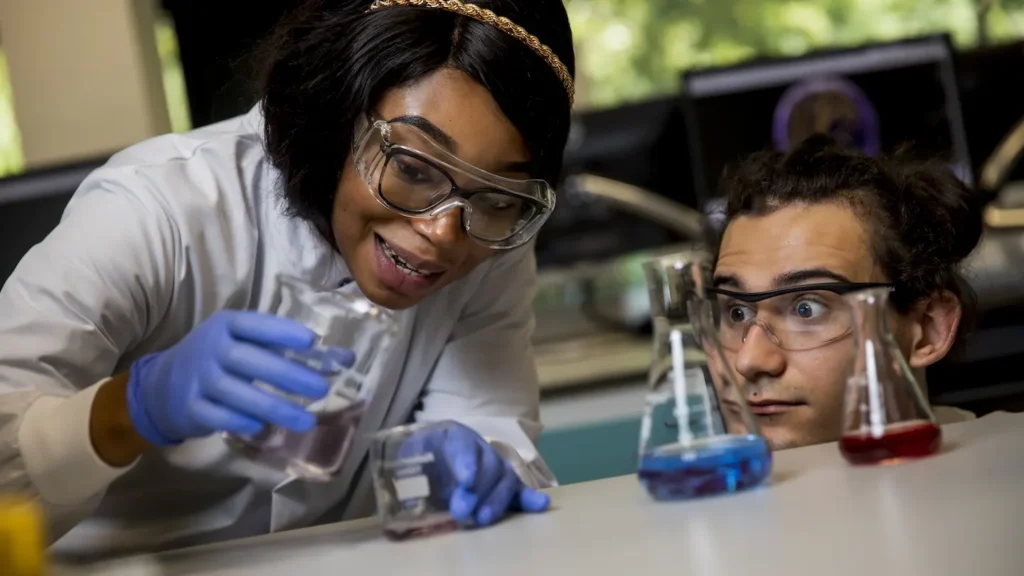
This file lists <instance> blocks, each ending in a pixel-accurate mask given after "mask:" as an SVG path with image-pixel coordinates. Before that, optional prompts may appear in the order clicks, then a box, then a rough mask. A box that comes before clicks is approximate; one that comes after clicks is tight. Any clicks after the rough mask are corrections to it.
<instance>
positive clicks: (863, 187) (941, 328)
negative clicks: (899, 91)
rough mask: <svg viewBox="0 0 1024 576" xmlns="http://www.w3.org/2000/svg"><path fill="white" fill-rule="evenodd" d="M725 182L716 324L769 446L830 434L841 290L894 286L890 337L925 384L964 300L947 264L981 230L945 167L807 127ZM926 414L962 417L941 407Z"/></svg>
mask: <svg viewBox="0 0 1024 576" xmlns="http://www.w3.org/2000/svg"><path fill="white" fill-rule="evenodd" d="M723 193H724V195H725V197H726V200H727V208H726V223H725V229H724V234H723V236H722V239H721V242H720V245H719V249H718V256H717V261H716V264H715V285H716V291H717V292H718V293H719V296H718V298H719V303H720V308H721V310H720V315H721V320H720V323H719V327H718V333H719V337H720V339H721V341H722V345H723V348H724V350H725V352H726V357H727V359H728V364H729V368H730V369H731V371H732V374H733V376H734V378H735V379H736V380H737V381H738V382H740V383H742V384H744V386H745V389H746V390H747V400H748V401H749V404H750V407H751V412H753V414H754V415H755V416H756V417H757V419H758V421H759V424H760V428H761V432H762V433H763V434H764V435H765V436H766V437H767V438H768V440H769V442H770V443H771V444H772V447H773V448H775V449H780V448H791V447H795V446H804V445H808V444H816V443H820V442H830V441H833V440H837V439H838V437H839V435H840V432H841V430H842V416H841V415H842V405H843V395H844V391H845V389H846V377H847V375H849V374H850V371H851V370H852V364H853V359H854V358H853V354H852V353H851V349H850V347H851V345H852V343H853V339H852V338H851V337H850V334H851V332H852V329H853V327H852V322H851V316H850V314H849V313H848V311H847V312H841V311H842V310H843V309H844V306H843V305H842V303H841V295H842V294H845V293H847V292H850V291H851V290H855V289H858V288H861V287H866V286H879V285H882V286H891V287H892V288H893V292H892V303H893V305H894V311H895V314H894V316H893V324H892V329H893V333H894V336H895V338H896V340H897V342H898V343H899V345H900V348H901V350H902V352H903V355H904V357H905V358H906V359H907V362H908V364H909V365H910V367H911V368H912V369H914V371H915V372H916V377H917V381H918V383H919V384H921V385H922V386H926V382H925V379H924V369H925V368H926V367H928V366H930V365H932V364H934V363H936V362H938V361H939V360H941V359H942V358H943V357H944V356H946V354H947V353H949V351H950V349H952V348H953V346H954V345H955V344H956V342H957V341H958V339H959V336H960V334H961V333H962V332H963V330H962V326H963V324H964V323H963V322H962V319H963V317H964V316H965V314H969V313H970V312H972V304H973V292H972V291H971V288H970V286H969V285H968V284H967V283H966V282H965V281H964V280H963V278H962V277H961V275H960V272H959V270H960V266H961V264H962V263H963V261H964V259H965V258H967V256H968V255H969V254H970V253H971V252H972V251H973V250H974V248H975V247H976V246H977V245H978V241H979V239H980V237H981V231H982V213H981V206H980V204H979V203H978V201H977V199H976V198H975V197H974V195H973V193H972V192H971V190H970V189H968V188H967V187H966V186H964V185H963V184H962V183H961V182H960V181H959V180H957V178H956V177H955V176H954V175H953V173H952V171H950V170H949V169H948V168H947V167H945V166H942V165H935V164H927V163H920V162H915V161H912V160H910V159H907V158H901V157H886V158H875V157H869V156H865V155H862V154H859V153H854V152H849V151H845V150H843V149H840V148H839V147H837V146H836V145H835V143H834V142H832V141H831V140H830V139H828V138H826V137H812V138H810V139H808V140H807V141H805V142H804V143H803V144H801V145H800V146H798V147H797V148H796V149H795V150H793V151H791V152H790V153H788V154H780V153H765V154H758V155H755V156H753V157H751V158H750V159H748V160H746V161H745V162H744V163H742V164H740V165H739V166H738V167H736V169H735V170H733V171H732V173H731V174H728V175H727V178H726V179H725V180H724V184H723ZM925 392H927V389H926V390H925ZM936 416H937V417H938V419H939V421H940V422H943V423H945V422H951V421H956V420H962V419H965V418H971V417H973V415H971V414H969V413H966V412H963V411H959V410H956V409H953V408H942V409H941V410H936Z"/></svg>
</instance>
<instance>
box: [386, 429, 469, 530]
mask: <svg viewBox="0 0 1024 576" xmlns="http://www.w3.org/2000/svg"><path fill="white" fill-rule="evenodd" d="M455 426H457V424H455V423H454V422H451V421H443V422H434V423H421V424H410V425H407V426H398V427H395V428H389V429H387V430H382V431H380V432H378V433H377V434H375V435H374V437H373V441H372V443H371V444H370V470H371V471H372V474H373V486H374V491H375V493H376V495H377V511H378V513H379V514H380V517H381V520H382V521H383V523H384V534H385V535H387V536H388V537H389V538H392V539H395V540H400V539H404V538H408V537H410V536H422V535H427V534H434V533H437V532H445V531H448V530H453V529H455V528H457V527H458V523H457V522H456V521H455V519H454V518H452V516H451V513H450V512H449V502H450V501H451V497H452V493H453V491H454V490H455V488H456V486H457V485H458V482H457V481H456V479H455V473H454V471H453V470H452V463H451V462H450V461H449V459H448V456H447V454H446V453H445V450H444V438H445V434H446V432H447V431H448V430H451V429H453V428H454V427H455ZM460 432H462V431H460ZM479 442H480V443H481V444H486V441H485V440H484V439H483V438H479Z"/></svg>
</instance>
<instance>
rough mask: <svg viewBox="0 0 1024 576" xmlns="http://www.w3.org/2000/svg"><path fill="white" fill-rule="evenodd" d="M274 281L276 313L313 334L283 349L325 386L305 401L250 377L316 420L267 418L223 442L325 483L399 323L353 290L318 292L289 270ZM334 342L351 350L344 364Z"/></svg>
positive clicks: (256, 458)
mask: <svg viewBox="0 0 1024 576" xmlns="http://www.w3.org/2000/svg"><path fill="white" fill-rule="evenodd" d="M279 288H280V294H279V295H280V301H279V305H278V307H277V309H276V314H277V315H278V316H283V317H286V318H290V319H292V320H295V321H297V322H300V323H301V324H303V325H305V326H306V327H307V328H309V329H310V330H312V331H313V332H315V333H316V334H317V335H318V336H319V338H318V342H317V345H316V347H314V348H313V349H311V350H305V351H296V350H282V351H281V353H282V355H284V356H285V357H286V358H288V359H290V360H292V361H295V362H300V363H302V364H305V365H307V366H308V367H310V368H312V369H314V370H316V371H318V372H321V373H323V374H325V375H326V376H327V377H328V386H329V388H328V393H327V396H326V397H324V398H323V399H321V400H318V401H316V402H310V401H309V400H308V399H306V398H302V397H299V396H295V395H292V394H287V393H285V392H282V391H280V390H278V389H276V388H274V387H271V386H269V385H267V384H263V383H260V382H257V383H256V384H257V385H258V386H260V387H261V388H263V389H264V390H266V391H268V392H270V393H272V394H276V395H279V396H284V397H286V398H288V399H289V400H291V401H292V402H295V403H298V404H300V405H303V406H305V407H306V409H307V410H309V411H310V412H312V413H313V414H314V415H315V416H316V427H315V428H313V429H312V430H310V431H309V432H293V431H291V430H288V429H285V428H282V427H280V426H275V425H270V424H268V425H266V426H265V427H264V428H263V430H262V431H260V432H259V433H257V434H255V435H253V436H242V435H238V434H227V435H226V436H227V439H228V443H229V445H231V446H233V447H234V448H236V449H237V450H239V451H240V452H242V453H243V454H245V455H246V456H247V457H249V458H250V459H252V460H254V461H256V462H259V463H261V464H264V465H267V466H269V467H272V468H275V469H279V470H284V471H286V472H288V473H289V474H291V475H293V476H297V477H299V478H303V479H307V480H313V481H318V482H326V481H328V480H330V478H331V476H332V475H333V474H335V473H336V472H337V471H338V469H340V468H341V465H342V463H343V462H344V460H345V456H346V455H347V454H348V450H349V447H350V446H351V443H352V438H353V436H354V435H355V431H356V429H357V428H358V426H359V423H360V421H361V420H362V416H363V413H364V412H365V410H366V405H367V403H368V402H369V400H370V398H371V397H372V395H373V391H374V389H375V387H376V383H377V379H378V377H379V376H378V372H379V370H380V369H381V368H382V366H383V364H384V363H385V362H384V359H385V358H386V356H387V352H388V351H389V349H390V347H391V345H392V342H393V340H394V336H395V333H396V332H397V325H396V323H395V320H394V316H393V314H392V313H391V312H390V311H389V310H386V309H384V308H381V307H379V306H377V305H375V304H373V303H372V302H370V301H369V300H367V299H366V298H365V297H363V296H361V295H359V294H357V293H352V292H350V291H345V290H332V291H320V290H316V289H315V288H314V287H312V286H310V285H309V284H307V283H305V282H303V281H301V280H298V279H296V278H292V277H289V276H281V277H279ZM337 348H343V349H348V350H351V351H352V352H353V353H354V354H355V362H354V363H353V365H352V366H351V367H350V368H346V367H344V366H343V365H342V364H341V363H339V362H338V361H337V360H335V358H334V357H333V355H332V350H334V349H337Z"/></svg>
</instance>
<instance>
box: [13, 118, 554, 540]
mask: <svg viewBox="0 0 1024 576" xmlns="http://www.w3.org/2000/svg"><path fill="white" fill-rule="evenodd" d="M260 123H261V117H260V115H259V112H258V109H254V110H253V111H252V112H250V113H249V114H247V115H246V116H243V117H239V118H235V119H232V120H229V121H226V122H222V123H220V124H217V125H213V126H210V127H207V128H203V129H200V130H196V131H193V132H191V133H188V134H182V135H168V136H162V137H159V138H155V139H152V140H149V141H147V142H143V143H141V144H139V145H136V146H133V147H131V148H129V149H127V150H125V151H123V152H121V153H119V154H117V155H116V156H114V157H113V158H112V159H111V160H110V161H109V162H108V163H107V165H106V166H104V167H103V168H101V169H99V170H97V171H96V172H94V173H93V174H92V175H90V176H89V177H88V179H87V180H86V181H85V182H83V184H82V185H81V187H80V188H79V190H78V191H77V193H76V194H75V196H74V198H73V199H72V200H71V202H70V204H69V205H68V207H67V210H66V212H65V214H64V217H63V219H62V221H61V223H60V225H59V226H58V227H57V229H56V230H54V231H53V233H51V234H50V235H49V236H48V237H47V238H46V240H44V241H43V242H42V243H41V244H39V245H38V246H36V247H35V248H33V249H32V250H31V251H30V252H29V253H28V255H26V257H25V258H24V260H22V262H21V263H20V264H19V266H18V268H17V270H16V271H15V272H14V274H13V276H12V277H11V278H10V279H9V280H8V281H7V283H6V285H5V286H4V287H3V290H2V291H0V492H3V491H21V492H28V493H31V494H32V495H34V496H36V497H37V498H38V499H39V500H40V501H41V502H42V503H43V504H44V505H45V507H46V511H47V513H48V518H49V521H50V533H51V537H53V538H54V539H57V538H59V541H57V542H56V543H55V544H54V545H53V546H52V548H51V550H52V551H53V552H54V553H55V554H58V555H75V556H78V555H85V556H91V555H95V554H107V553H111V552H125V551H132V550H138V549H143V548H147V549H153V548H157V549H159V548H170V547H178V546H182V545H191V544H197V543H206V542H211V541H217V540H223V539H227V538H235V537H242V536H248V535H254V534H261V533H266V532H268V531H279V530H285V529H289V528H295V527H301V526H307V525H310V524H312V523H316V522H318V521H327V520H340V519H348V518H355V517H360V516H365V515H368V514H371V513H372V512H373V494H372V488H371V480H370V478H369V474H368V471H367V469H366V466H365V460H366V453H367V444H368V435H369V433H371V432H373V431H375V430H378V429H381V428H386V427H390V426H395V425H398V424H402V423H405V422H407V421H409V420H410V419H413V418H414V419H416V420H419V421H424V420H437V419H446V418H452V419H456V420H459V421H462V422H464V423H465V424H467V425H469V426H471V427H473V428H474V429H476V430H477V431H478V432H480V433H481V434H483V435H484V436H485V437H487V438H488V439H489V440H492V441H493V442H494V444H495V445H496V446H498V447H499V449H500V450H502V451H503V453H505V454H506V456H507V457H509V458H510V459H511V460H512V461H514V464H516V465H517V468H516V469H517V472H519V473H520V476H522V477H523V478H524V480H526V481H527V482H528V483H530V484H532V485H534V486H538V487H545V486H550V485H553V484H554V478H553V477H552V476H551V474H550V472H549V471H548V470H547V468H546V467H545V466H544V463H543V462H542V461H541V460H540V458H539V457H538V455H537V453H536V451H535V449H534V445H533V440H535V439H536V436H537V434H538V433H539V431H540V425H539V423H538V396H539V394H538V384H537V375H536V370H535V366H534V362H533V356H532V352H531V350H530V333H531V330H532V325H533V318H532V307H531V304H532V298H533V289H534V283H535V278H536V270H535V268H536V265H535V261H534V258H533V251H532V249H531V248H529V247H526V248H524V249H519V250H513V251H510V252H507V253H502V254H499V255H497V256H495V257H493V258H491V259H489V260H488V261H485V262H484V263H483V264H481V265H480V266H479V267H478V268H477V269H476V270H475V271H473V272H472V273H471V274H470V275H468V276H467V277H466V278H464V279H462V280H460V281H457V282H455V283H453V284H452V285H450V286H448V287H446V288H444V289H443V290H441V291H439V292H438V293H436V294H434V295H432V296H430V297H429V298H427V299H425V300H424V301H423V302H422V303H420V304H419V305H418V306H416V307H415V308H412V309H410V310H406V311H403V312H400V313H399V314H398V318H399V322H400V326H401V328H400V336H399V338H398V340H397V344H396V345H395V346H394V355H395V356H394V361H391V362H389V363H388V366H389V369H387V370H385V372H384V373H383V374H382V375H381V380H380V381H379V382H378V384H377V390H376V392H375V395H374V397H373V399H372V401H371V404H370V406H369V408H368V410H367V413H366V416H365V418H364V421H363V422H362V425H361V428H360V432H359V433H358V434H357V439H356V440H355V442H354V445H353V446H352V448H351V451H350V453H349V456H348V458H347V460H346V461H345V462H344V464H343V465H342V468H341V470H340V472H339V473H338V475H337V477H336V479H335V480H334V481H332V482H330V483H327V484H315V483H307V482H303V481H298V480H294V479H289V478H287V477H286V476H284V475H283V474H279V473H276V472H271V471H268V470H265V469H261V468H259V467H257V466H255V465H253V464H251V463H250V462H248V461H247V460H245V459H243V458H241V457H239V456H237V455H236V454H234V453H233V452H230V451H229V450H228V448H227V447H226V446H225V444H224V442H223V441H222V439H221V438H220V436H211V437H208V438H204V439H198V440H192V441H188V442H185V443H184V444H182V445H180V446H176V447H171V448H166V449H155V450H151V451H149V452H148V453H146V454H145V455H144V456H143V457H142V458H141V459H140V460H139V461H138V462H136V463H135V464H133V465H132V466H129V467H127V468H124V469H115V468H111V467H110V466H107V465H106V464H105V463H104V462H102V461H101V460H99V458H98V457H97V456H96V454H95V452H94V450H93V449H92V446H91V443H90V440H89V433H88V420H89V411H90V407H91V403H92V399H93V396H94V394H95V391H96V389H97V388H98V386H99V384H97V383H102V381H104V380H105V379H106V378H108V377H110V376H111V375H113V374H117V373H120V372H122V371H124V370H127V369H128V367H129V366H130V364H131V363H132V362H133V361H134V360H136V359H137V358H139V357H141V356H143V355H145V354H147V353H150V352H154V351H159V350H164V349H166V348H168V347H170V346H171V345H173V344H174V343H175V342H177V341H178V340H180V339H181V338H182V337H184V336H185V335H186V334H188V332H189V331H190V330H192V329H193V328H194V327H195V326H196V325H197V324H199V323H200V322H202V321H203V319H204V318H206V317H208V316H210V315H211V314H213V313H214V312H216V311H217V310H220V309H224V308H231V309H249V310H261V311H267V310H269V308H270V307H271V305H272V302H271V298H272V296H273V292H274V284H275V282H274V280H275V276H276V275H277V274H278V273H287V274H291V275H293V276H298V277H300V278H304V279H307V280H309V281H311V282H314V283H318V284H320V285H322V286H331V287H336V286H339V285H341V284H343V283H345V281H346V280H347V278H348V269H347V267H346V265H345V262H344V261H343V260H342V259H341V257H340V256H339V255H338V254H337V253H336V252H334V251H333V250H332V249H331V248H330V247H329V246H328V245H327V244H326V243H325V242H324V241H323V240H322V239H321V238H320V237H319V236H318V235H317V234H316V233H315V232H314V231H313V230H312V229H311V228H310V227H309V226H308V225H307V224H305V223H303V222H302V221H299V220H296V219H292V218H288V217H286V216H284V215H283V214H282V204H281V201H280V200H279V196H278V193H279V187H278V184H279V182H278V174H277V173H276V172H275V170H274V169H273V168H272V167H271V166H270V164H269V162H268V159H267V158H266V156H265V155H264V151H263V148H262V141H261V129H260ZM342 289H345V290H358V287H357V286H356V285H355V283H348V284H347V286H345V287H344V288H342Z"/></svg>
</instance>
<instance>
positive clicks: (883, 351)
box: [839, 288, 942, 464]
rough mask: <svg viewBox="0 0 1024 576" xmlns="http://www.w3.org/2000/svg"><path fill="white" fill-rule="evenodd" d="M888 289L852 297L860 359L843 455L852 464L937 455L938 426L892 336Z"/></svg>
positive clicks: (849, 395)
mask: <svg viewBox="0 0 1024 576" xmlns="http://www.w3.org/2000/svg"><path fill="white" fill-rule="evenodd" d="M890 291H891V290H890V289H889V288H874V289H870V290H862V291H858V292H854V293H851V294H849V295H847V296H846V301H847V302H848V303H849V305H850V307H851V311H852V313H853V321H854V329H855V334H856V342H857V357H856V361H855V363H854V367H853V374H852V375H851V376H850V378H849V379H848V380H847V384H846V398H845V404H844V408H843V436H842V438H841V439H840V440H839V450H840V452H842V454H843V456H844V457H845V458H846V459H847V460H849V461H850V462H852V463H854V464H875V463H892V462H898V461H899V460H902V459H904V458H914V457H920V456H928V455H930V454H934V453H935V452H937V451H938V450H939V447H940V446H941V444H942V431H941V430H940V428H939V426H938V425H937V424H936V422H935V416H933V415H932V412H931V410H930V409H929V408H928V403H927V402H926V401H925V399H924V396H923V395H922V393H921V389H920V388H919V387H918V385H917V382H916V381H915V380H914V375H913V373H912V372H911V371H910V367H909V366H907V362H906V360H904V358H903V354H902V353H901V352H900V349H899V346H898V345H897V344H896V340H895V339H894V338H893V337H892V333H891V332H890V331H889V322H888V318H889V310H888V301H889V292H890Z"/></svg>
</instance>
